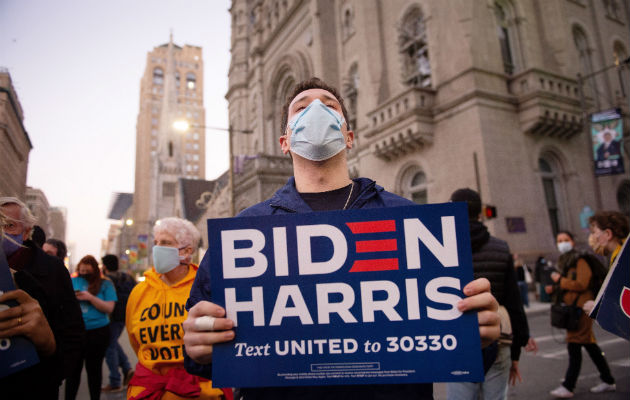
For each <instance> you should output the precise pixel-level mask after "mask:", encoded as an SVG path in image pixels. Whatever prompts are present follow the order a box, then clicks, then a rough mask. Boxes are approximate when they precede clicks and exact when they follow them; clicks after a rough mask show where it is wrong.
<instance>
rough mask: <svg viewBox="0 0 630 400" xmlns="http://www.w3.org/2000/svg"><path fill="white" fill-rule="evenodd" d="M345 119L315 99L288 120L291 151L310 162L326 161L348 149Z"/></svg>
mask: <svg viewBox="0 0 630 400" xmlns="http://www.w3.org/2000/svg"><path fill="white" fill-rule="evenodd" d="M343 123H344V119H343V117H342V116H341V115H339V113H338V112H337V111H335V110H333V109H331V108H330V107H327V106H326V105H325V104H324V103H322V102H321V101H320V100H319V99H315V100H313V101H312V102H311V104H309V105H308V107H306V108H305V109H304V110H302V111H301V112H300V113H298V114H297V115H295V116H293V118H291V121H289V128H290V129H291V137H290V140H291V151H292V152H294V153H295V154H297V155H299V156H301V157H304V158H306V159H308V160H311V161H323V160H327V159H329V158H331V157H333V156H335V155H337V154H339V153H340V152H341V151H343V150H344V149H345V148H346V141H345V139H344V137H343V134H342V133H341V126H342V125H343Z"/></svg>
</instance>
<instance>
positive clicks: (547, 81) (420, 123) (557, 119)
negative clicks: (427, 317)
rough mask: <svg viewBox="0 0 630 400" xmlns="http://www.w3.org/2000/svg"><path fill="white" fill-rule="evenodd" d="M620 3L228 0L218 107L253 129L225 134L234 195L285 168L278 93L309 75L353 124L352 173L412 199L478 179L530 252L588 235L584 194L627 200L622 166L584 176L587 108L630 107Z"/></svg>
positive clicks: (521, 247) (250, 195) (613, 202)
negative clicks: (558, 235)
mask: <svg viewBox="0 0 630 400" xmlns="http://www.w3.org/2000/svg"><path fill="white" fill-rule="evenodd" d="M627 7H628V6H627V2H620V1H616V0H605V1H599V0H551V1H547V0H497V1H494V0H474V1H471V0H448V1H444V0H387V1H384V0H360V1H359V0H303V1H299V0H282V1H280V0H274V1H272V0H233V2H232V7H231V9H230V13H231V16H232V37H231V65H230V69H229V88H228V92H227V94H226V98H227V100H228V102H229V120H230V124H231V126H232V127H234V128H235V129H239V130H253V131H254V133H253V134H251V135H243V134H237V133H234V134H233V136H232V138H231V140H232V141H233V146H234V154H235V155H236V156H237V157H238V156H240V157H243V156H248V158H249V159H248V161H246V162H245V164H244V166H243V172H242V173H240V174H236V175H235V197H236V200H235V201H236V211H237V212H238V211H240V210H242V209H244V208H245V207H247V206H250V205H252V204H254V203H256V202H258V201H262V200H264V199H266V198H268V197H269V196H270V195H271V194H272V193H273V192H274V191H275V190H276V189H277V188H278V187H279V186H281V185H282V184H284V183H285V182H286V179H287V177H288V176H290V175H291V173H292V171H291V162H290V159H289V158H288V157H286V156H283V155H282V154H281V152H280V147H279V145H278V137H279V136H281V135H282V134H283V127H282V126H280V124H281V121H280V118H281V106H282V104H283V103H284V101H285V98H286V96H287V94H288V92H289V91H290V90H291V88H292V86H293V85H294V84H295V83H296V82H299V81H301V80H303V79H305V78H308V77H311V76H318V77H320V78H322V79H324V80H325V81H327V82H328V83H330V84H332V85H333V86H336V87H337V88H339V89H340V90H341V92H342V94H343V95H344V97H345V101H346V104H347V107H348V109H349V113H350V125H351V127H352V129H353V130H354V132H355V146H354V148H353V149H352V150H351V151H350V153H349V160H350V161H349V162H350V169H351V175H352V176H367V177H370V178H372V179H374V180H376V182H377V183H378V184H380V185H382V186H384V187H385V188H386V189H387V190H390V191H392V192H394V193H397V194H400V195H402V196H405V197H407V198H409V199H412V200H414V201H416V202H417V203H427V202H428V203H439V202H445V201H448V199H449V196H450V194H451V193H452V192H453V191H454V190H455V189H457V188H460V187H470V188H473V189H476V190H478V191H479V192H480V193H481V196H482V199H483V202H484V203H486V204H490V205H493V206H495V207H496V210H497V214H498V217H497V218H494V219H490V220H487V221H486V223H487V225H488V226H489V228H490V230H491V231H492V233H493V234H495V235H497V236H499V237H501V238H505V239H506V240H507V241H508V242H509V244H510V246H511V248H512V249H513V251H517V252H519V253H523V254H525V255H529V256H532V257H533V256H534V255H535V254H539V253H540V252H549V251H552V250H553V249H554V247H555V246H554V240H553V234H554V232H556V231H557V230H558V229H569V230H572V231H574V232H576V233H581V234H580V235H578V236H579V239H580V240H584V239H585V234H583V233H584V231H583V227H582V226H581V223H580V214H581V213H583V210H584V209H585V207H590V208H591V209H593V210H596V209H615V210H619V209H622V210H624V211H625V212H629V206H628V205H627V204H624V201H627V199H630V180H629V179H628V173H627V172H626V173H625V174H622V175H612V176H602V177H598V178H596V177H595V176H594V173H593V157H592V156H591V154H592V151H591V148H592V147H591V146H592V145H591V142H590V131H589V124H588V123H587V121H588V119H589V114H590V113H592V112H595V111H599V110H605V109H611V108H616V107H619V108H621V109H622V112H623V114H624V115H626V116H627V115H628V98H627V97H625V98H624V97H623V94H624V93H625V94H626V96H627V95H628V87H627V86H626V87H625V88H623V85H624V84H625V85H627V83H628V80H630V76H629V74H628V69H627V66H626V68H625V69H623V68H621V69H620V70H619V71H618V68H615V67H614V64H615V60H616V59H618V60H625V59H627V57H628V49H629V48H630V43H629V38H630V35H629V33H630V30H629V29H628V10H627ZM610 66H612V67H611V68H609V67H610ZM579 76H581V77H582V78H580V77H579ZM620 76H622V77H623V79H624V80H625V81H624V83H620V78H619V77H620ZM622 88H623V89H624V90H622ZM624 122H625V124H624V132H623V147H624V152H623V157H624V163H625V165H626V166H628V165H629V164H628V150H629V147H630V146H629V145H630V142H629V139H628V124H627V122H628V121H627V118H626V121H624ZM626 171H627V170H626ZM624 199H626V200H624ZM221 213H222V210H218V209H215V210H209V211H208V213H207V215H208V216H212V215H220V214H221Z"/></svg>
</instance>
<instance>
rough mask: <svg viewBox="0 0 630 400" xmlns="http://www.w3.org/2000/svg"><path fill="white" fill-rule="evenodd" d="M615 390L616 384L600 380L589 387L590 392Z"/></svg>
mask: <svg viewBox="0 0 630 400" xmlns="http://www.w3.org/2000/svg"><path fill="white" fill-rule="evenodd" d="M615 390H617V385H615V384H614V383H613V384H612V385H611V384H609V383H606V382H602V383H600V384H599V385H597V386H593V387H592V388H591V393H604V392H614V391H615Z"/></svg>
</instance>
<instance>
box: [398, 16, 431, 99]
mask: <svg viewBox="0 0 630 400" xmlns="http://www.w3.org/2000/svg"><path fill="white" fill-rule="evenodd" d="M398 45H399V48H400V49H399V50H400V53H401V55H402V58H403V66H402V67H403V71H402V75H403V82H404V83H405V84H406V85H409V86H419V87H430V86H431V64H430V63H429V44H428V42H427V32H426V24H425V21H424V17H423V15H422V11H420V8H417V7H416V8H413V9H412V10H411V11H409V12H408V13H407V15H405V17H404V18H403V20H402V24H401V26H400V29H399V36H398Z"/></svg>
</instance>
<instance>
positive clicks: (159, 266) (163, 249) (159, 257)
mask: <svg viewBox="0 0 630 400" xmlns="http://www.w3.org/2000/svg"><path fill="white" fill-rule="evenodd" d="M185 258H186V257H185V256H180V255H179V250H178V249H177V248H176V247H167V246H153V266H154V267H155V271H156V272H157V273H159V274H165V273H167V272H170V271H172V270H173V269H175V267H177V266H179V265H180V264H181V262H182V261H183V260H184V259H185Z"/></svg>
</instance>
